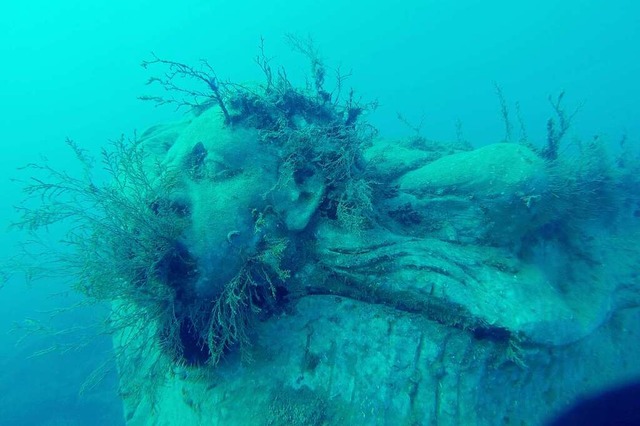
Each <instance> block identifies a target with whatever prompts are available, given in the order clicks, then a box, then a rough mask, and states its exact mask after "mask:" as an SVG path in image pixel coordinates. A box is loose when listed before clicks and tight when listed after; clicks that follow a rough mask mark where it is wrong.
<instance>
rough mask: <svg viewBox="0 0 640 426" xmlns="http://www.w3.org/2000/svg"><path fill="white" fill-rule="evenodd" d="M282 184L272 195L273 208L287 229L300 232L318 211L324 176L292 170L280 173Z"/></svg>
mask: <svg viewBox="0 0 640 426" xmlns="http://www.w3.org/2000/svg"><path fill="white" fill-rule="evenodd" d="M280 181H281V182H284V183H282V184H280V185H278V187H277V188H276V189H275V191H274V192H273V193H272V199H273V206H274V207H275V210H276V211H277V212H278V214H279V215H280V216H281V217H282V218H284V221H285V224H286V225H287V229H289V230H290V231H302V230H303V229H304V228H306V226H307V225H308V224H309V221H310V220H311V217H312V216H313V214H314V213H315V212H316V210H318V207H319V206H320V203H321V201H322V197H323V196H324V192H325V184H324V176H323V175H322V173H320V172H319V171H317V170H312V169H309V170H306V171H305V172H304V173H301V172H299V171H294V170H285V171H281V174H280Z"/></svg>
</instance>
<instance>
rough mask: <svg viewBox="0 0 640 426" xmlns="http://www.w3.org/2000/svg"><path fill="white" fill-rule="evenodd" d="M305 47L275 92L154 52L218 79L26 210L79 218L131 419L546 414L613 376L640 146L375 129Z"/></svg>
mask: <svg viewBox="0 0 640 426" xmlns="http://www.w3.org/2000/svg"><path fill="white" fill-rule="evenodd" d="M296 46H297V47H298V48H299V49H300V50H301V51H303V53H305V54H306V55H307V56H308V57H309V58H310V59H311V64H312V78H313V84H312V85H310V87H307V88H306V89H299V88H295V87H293V85H291V83H290V82H289V81H288V79H287V77H286V74H284V73H282V72H281V73H280V74H279V75H278V76H273V75H272V72H271V68H270V67H269V63H268V61H267V60H266V59H264V56H262V58H263V60H262V61H259V64H260V65H261V67H262V68H263V71H265V75H266V83H265V84H264V85H262V86H256V87H245V86H238V85H231V84H228V83H225V84H222V83H220V82H218V81H217V79H215V74H213V70H212V68H211V67H208V66H206V67H204V68H203V69H202V70H200V69H194V68H191V67H188V66H186V65H182V64H179V63H175V62H170V61H163V60H160V59H158V58H155V59H154V61H152V62H150V63H147V65H155V64H163V65H166V66H168V69H169V72H168V73H167V76H168V77H167V79H166V80H163V79H156V81H159V82H160V83H161V84H162V85H163V86H164V87H165V88H168V89H170V90H172V89H175V86H173V80H172V78H173V77H175V76H176V75H178V76H187V77H193V78H195V79H196V80H198V79H199V80H201V81H203V82H205V83H206V86H208V88H209V90H210V91H209V92H194V91H190V92H188V93H187V94H188V95H189V96H190V98H189V99H191V98H194V99H196V100H197V102H196V103H190V102H186V101H185V104H187V105H188V106H189V107H192V108H193V109H192V112H191V113H190V115H189V116H188V117H187V118H185V119H184V120H183V121H181V122H178V123H175V124H166V125H159V126H156V127H154V128H151V129H149V130H147V131H146V132H144V133H143V134H142V135H140V137H139V138H136V139H134V140H132V141H125V140H120V141H117V142H116V143H115V145H114V148H113V150H111V151H108V150H107V151H105V152H104V153H103V161H104V163H105V165H106V168H107V171H108V172H109V175H110V176H111V177H112V178H113V181H108V182H105V183H104V184H100V183H99V182H97V181H95V180H94V179H93V178H91V177H85V178H84V179H75V178H71V177H69V176H67V175H65V174H63V173H59V172H56V171H55V169H54V168H51V167H49V166H45V167H43V166H40V167H38V169H40V170H44V171H45V172H46V173H48V174H49V179H50V180H49V181H46V182H45V181H43V180H37V181H35V183H34V184H33V185H31V186H30V187H29V188H28V190H29V191H30V192H31V193H35V194H37V195H38V196H40V195H43V194H44V195H45V197H44V200H48V201H51V200H53V201H54V202H53V203H49V204H46V203H45V206H44V207H42V208H39V209H35V210H34V209H28V208H25V210H24V213H25V215H24V221H23V225H25V226H28V227H31V228H33V229H36V228H38V227H40V226H41V225H47V224H49V223H55V222H59V221H64V220H66V219H68V218H69V217H72V218H73V219H74V220H75V221H76V222H75V223H76V224H79V225H80V226H79V227H76V228H74V230H73V231H72V233H71V234H70V237H69V238H68V240H67V241H68V242H69V244H70V245H71V248H75V249H76V250H78V253H79V254H80V256H79V257H76V258H73V259H69V258H66V257H63V258H61V259H60V258H59V259H58V261H61V262H62V264H63V265H64V266H65V267H67V268H71V271H72V272H73V274H74V275H73V277H74V279H75V280H77V281H76V286H77V288H78V289H79V290H80V291H82V292H84V293H85V294H87V295H88V296H89V297H93V298H95V299H98V300H107V301H110V302H112V305H113V314H112V316H111V318H110V322H109V324H110V327H111V328H112V330H111V331H112V333H113V334H114V345H115V352H116V356H117V362H118V365H119V369H120V376H121V388H122V395H123V398H124V402H125V410H126V415H127V421H128V423H129V424H132V425H135V424H147V423H148V422H149V421H150V419H153V422H155V423H157V424H171V425H175V424H267V425H279V424H300V425H302V424H304V425H309V424H317V425H321V424H372V425H373V424H394V425H395V424H498V423H503V422H505V421H506V420H505V419H507V418H508V419H509V421H508V422H514V423H516V422H517V421H518V420H519V419H529V420H530V419H532V418H534V419H538V420H542V419H543V418H544V416H546V415H548V413H549V412H550V411H542V410H543V409H542V408H541V407H543V406H544V407H559V406H561V405H562V403H563V402H564V399H563V398H561V397H558V396H555V397H552V396H549V395H552V394H553V395H573V394H574V393H575V385H576V383H578V382H580V381H583V380H585V378H586V377H587V376H590V375H593V373H592V372H590V371H580V368H579V367H575V366H572V361H571V357H577V356H583V355H584V354H585V353H596V354H598V355H600V356H601V357H602V359H609V358H607V357H608V355H609V354H606V353H604V352H606V351H609V350H611V349H608V348H606V346H605V345H601V346H598V345H599V344H600V343H601V342H602V341H603V340H606V339H612V340H615V339H616V337H615V333H612V331H611V330H613V328H612V327H613V326H612V325H611V321H609V320H610V319H611V318H612V317H615V318H617V321H619V322H620V323H621V324H627V323H631V322H633V321H635V320H637V318H638V312H637V310H632V309H627V310H622V309H623V308H632V307H637V306H638V303H639V302H640V294H639V293H638V291H639V283H638V281H637V276H636V272H635V268H636V265H637V261H638V258H639V257H640V253H639V251H638V249H637V247H636V244H635V243H634V238H637V237H638V236H639V233H638V231H639V227H638V222H637V216H638V214H637V211H638V209H639V208H640V207H639V204H638V202H639V200H638V198H639V197H638V196H637V194H638V192H637V189H638V180H637V174H635V171H636V170H637V168H638V166H637V164H636V165H634V166H631V165H629V164H627V165H626V166H625V167H619V166H618V167H616V166H615V165H614V164H610V163H608V162H607V161H606V158H605V157H604V154H603V152H602V151H601V150H600V145H599V144H598V143H597V141H594V142H593V143H589V144H586V145H584V146H583V147H582V148H581V150H580V151H579V152H578V153H577V154H576V156H575V157H573V158H568V159H563V158H562V156H557V157H555V156H554V158H548V156H545V155H544V153H545V152H546V151H545V149H544V148H543V149H535V148H532V147H531V146H528V145H525V144H514V143H499V144H492V145H488V146H485V147H482V148H478V149H473V148H472V147H470V146H468V145H466V144H462V143H452V144H440V143H435V142H431V141H428V140H426V139H424V138H420V137H414V138H410V139H407V140H394V141H391V140H384V139H381V138H378V137H377V135H376V133H375V131H373V129H372V128H371V126H369V125H368V124H366V123H364V122H361V121H362V120H361V117H360V114H361V113H362V111H363V110H364V109H365V106H362V105H359V104H357V103H356V102H355V101H354V97H353V95H352V94H350V95H349V96H347V97H346V99H344V100H342V101H340V99H342V98H340V97H339V94H338V93H337V92H336V93H334V94H331V93H329V92H327V91H326V90H325V89H324V76H325V70H324V66H323V65H322V63H321V61H319V59H318V57H317V53H316V52H315V50H314V49H313V47H312V45H310V44H305V43H301V42H299V41H298V42H297V44H296ZM338 83H341V81H340V80H339V82H338ZM148 99H152V100H155V101H157V102H160V103H164V102H168V101H167V100H166V99H164V98H160V97H150V98H148ZM170 100H174V99H173V98H170ZM555 142H558V141H555ZM69 144H70V145H71V146H72V148H74V150H75V151H76V154H77V155H78V157H79V158H80V159H81V160H83V162H84V163H85V164H86V166H87V168H88V169H89V168H90V165H91V162H90V161H89V160H88V159H87V158H86V154H85V153H84V151H82V150H81V149H80V148H78V147H77V146H76V145H75V144H74V143H72V142H69ZM88 176H90V175H88ZM86 207H89V208H91V209H94V211H95V213H87V209H86ZM620 253H625V255H624V256H621V255H620ZM614 261H615V262H616V266H617V268H616V269H615V271H614V270H612V269H610V268H607V267H606V265H607V263H609V262H614ZM630 333H635V334H633V335H635V336H637V335H638V334H640V330H636V331H633V332H630ZM615 343H616V344H618V345H623V342H621V341H615ZM601 348H605V349H601ZM596 358H597V357H596ZM623 358H624V356H623ZM597 362H598V361H597V359H596V361H594V363H597ZM592 365H593V364H592ZM630 372H637V368H636V367H633V366H631V365H627V366H624V367H623V366H621V367H620V368H618V369H612V370H610V371H608V372H607V373H606V374H602V375H601V376H600V377H598V378H596V379H595V380H594V382H599V383H602V382H606V381H607V380H611V379H612V378H614V377H619V376H620V375H622V374H629V373H630ZM549 377H557V378H561V379H562V380H558V381H557V382H553V381H549V380H548V378H549ZM505 387H510V388H512V390H511V391H510V392H508V396H509V397H507V398H505V397H504V395H503V392H504V390H505ZM543 396H544V398H546V399H545V401H544V403H542V402H541V398H543Z"/></svg>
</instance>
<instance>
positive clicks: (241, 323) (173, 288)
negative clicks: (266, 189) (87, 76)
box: [17, 37, 375, 394]
mask: <svg viewBox="0 0 640 426" xmlns="http://www.w3.org/2000/svg"><path fill="white" fill-rule="evenodd" d="M290 41H291V43H292V45H293V47H294V48H295V49H297V50H298V51H300V52H301V53H303V54H304V55H306V57H307V58H309V60H310V63H311V75H312V80H313V82H312V83H310V84H308V85H307V87H305V88H297V87H294V85H292V84H291V82H290V81H289V79H288V78H287V75H286V72H285V70H284V69H282V68H280V69H279V71H278V72H277V74H276V75H274V73H273V71H272V68H271V66H270V61H269V59H268V58H267V57H266V56H265V54H264V49H263V46H262V45H261V46H260V54H259V55H258V57H257V59H256V62H257V63H258V65H259V66H260V68H261V69H262V71H263V72H264V74H265V78H266V82H265V83H264V84H262V85H258V86H255V87H248V86H243V85H238V84H234V83H229V82H221V81H219V80H218V78H217V77H216V75H215V72H214V70H213V68H212V67H211V66H209V64H207V63H206V62H203V64H202V67H201V68H194V67H191V66H188V65H185V64H181V63H178V62H173V61H167V60H163V59H160V58H158V57H155V56H154V58H153V60H151V61H148V62H144V63H143V66H144V67H150V66H154V65H156V66H163V67H165V70H166V73H165V74H164V75H163V77H161V78H155V77H154V78H152V79H150V82H151V83H160V84H161V86H162V87H163V88H164V89H165V90H166V91H167V96H168V97H157V96H153V97H143V98H142V99H145V100H151V101H154V102H157V103H158V104H166V103H173V104H176V105H177V106H178V107H187V108H189V109H190V112H191V113H192V114H194V115H195V116H198V115H200V114H202V113H203V112H204V111H207V110H209V109H211V108H219V110H220V113H221V114H222V115H223V117H224V125H225V126H226V127H228V128H229V129H231V131H237V130H243V129H253V130H255V131H257V134H258V135H259V142H260V143H261V144H264V145H267V146H269V147H270V149H271V152H272V153H275V154H276V155H277V157H278V158H279V159H280V161H279V163H280V166H279V172H278V173H279V179H278V184H277V185H276V186H275V187H274V188H273V190H272V191H271V193H270V194H264V196H265V199H267V200H268V201H271V202H272V203H273V205H272V206H269V208H268V209H262V210H259V209H256V210H255V211H254V212H253V217H254V226H255V233H256V235H258V237H256V243H255V246H256V247H255V250H253V251H252V252H251V253H249V254H245V255H244V256H243V257H242V259H241V266H240V267H239V268H238V270H237V272H236V273H235V275H234V276H233V277H232V278H231V279H229V280H228V281H227V282H226V284H225V285H224V286H223V287H222V288H221V289H219V290H218V291H217V292H216V293H215V294H211V295H207V297H199V295H198V292H197V291H195V289H196V284H195V283H197V282H198V280H200V279H201V278H202V277H201V276H199V275H200V274H202V273H203V272H202V268H201V264H200V263H199V259H197V258H195V257H194V255H193V253H192V252H191V250H190V247H189V246H188V245H186V244H185V238H184V235H185V231H186V230H188V229H189V226H190V223H191V213H192V212H191V211H190V207H189V205H188V204H185V203H182V202H181V201H179V200H180V198H179V197H176V196H175V194H176V191H177V190H178V189H177V188H178V187H179V186H180V185H181V181H184V179H185V177H188V178H190V179H207V178H210V177H208V176H204V175H201V174H199V173H200V168H201V166H202V162H203V160H204V159H205V158H206V156H207V152H206V149H204V148H203V147H202V146H201V144H197V145H196V146H194V147H193V150H192V152H191V153H190V156H189V158H191V160H192V161H191V163H190V164H189V165H187V166H186V167H183V168H178V167H169V166H167V164H164V163H161V162H157V161H153V156H150V155H149V153H148V152H147V151H146V150H145V144H144V141H142V140H141V139H138V138H137V137H134V138H133V139H126V138H124V137H123V138H120V139H118V140H117V141H115V142H113V143H112V145H111V147H110V148H106V149H103V151H102V153H101V160H102V166H103V167H102V169H104V171H105V172H106V179H100V178H99V177H98V175H100V173H96V171H99V169H97V168H96V167H95V162H94V160H92V159H91V158H90V157H89V155H88V154H87V152H85V151H84V150H82V149H81V148H80V147H78V146H77V145H76V144H75V143H74V142H73V141H71V140H68V141H67V144H68V145H69V146H70V147H71V148H72V149H73V151H74V152H75V154H76V157H77V158H78V159H79V160H80V162H81V164H82V166H83V169H84V174H83V175H82V176H80V177H76V176H73V175H70V174H68V173H66V172H64V171H61V170H59V169H57V168H55V167H54V166H52V165H49V164H32V165H30V166H28V169H29V170H30V171H32V172H34V176H33V177H31V179H30V181H29V182H28V183H27V185H26V186H25V191H26V193H27V194H28V198H27V200H26V201H25V203H24V204H23V205H22V207H21V208H20V210H21V213H22V219H21V220H20V222H19V223H18V224H17V225H18V226H20V227H22V228H25V229H28V230H29V231H31V232H33V233H34V235H36V236H37V235H39V231H41V230H43V229H48V228H50V227H52V226H60V227H61V229H66V230H68V232H67V233H66V235H65V237H64V238H63V240H62V243H63V248H62V249H59V248H53V249H51V248H50V247H48V246H45V245H41V246H40V247H44V248H43V249H42V250H39V251H38V250H36V252H35V253H33V254H34V255H35V256H38V258H39V259H40V260H41V259H42V256H45V255H46V256H47V257H48V258H50V259H51V263H52V266H53V267H52V268H46V271H42V270H39V271H36V272H38V273H43V272H44V275H50V274H51V273H56V274H60V275H62V276H64V277H66V278H68V279H69V280H70V281H71V282H72V284H73V286H74V288H75V289H76V290H78V291H79V292H81V293H83V294H84V295H86V296H88V297H89V298H90V299H92V300H95V301H108V302H112V305H113V313H112V315H111V317H110V318H109V321H108V326H109V329H110V332H112V333H115V334H116V335H117V336H118V339H119V340H120V344H119V345H117V346H118V348H117V349H118V350H121V351H127V356H126V357H120V358H123V359H124V358H127V359H129V360H131V364H130V365H129V366H126V365H123V366H121V369H122V370H123V371H124V374H126V369H127V368H140V367H139V366H140V365H143V364H142V363H140V364H137V366H134V364H135V363H136V360H138V361H140V360H142V359H145V358H146V360H147V361H149V359H150V358H153V359H155V361H152V362H146V363H144V365H147V367H146V368H147V369H148V371H147V372H146V374H139V375H138V376H139V377H145V376H146V377H155V378H156V379H158V380H159V377H161V376H162V374H163V373H162V371H165V369H166V368H165V367H167V366H168V365H171V364H174V365H175V364H186V365H192V366H195V365H199V366H203V365H216V364H217V363H218V362H219V361H220V359H221V358H222V357H223V355H224V354H225V353H227V352H228V351H229V350H231V349H232V348H234V347H236V346H238V345H239V346H240V347H243V346H244V345H247V344H248V343H249V341H250V322H251V321H253V320H255V319H256V318H257V315H258V314H261V315H265V314H268V312H269V311H270V310H272V309H274V306H275V305H276V304H277V303H278V302H279V301H281V300H279V299H281V298H282V297H283V295H285V294H286V286H285V285H284V283H285V281H286V280H287V278H288V277H289V270H288V269H287V268H288V267H289V268H291V267H295V261H293V260H290V259H289V260H288V259H287V256H289V257H293V254H292V253H293V252H294V251H295V246H296V242H295V239H296V235H297V234H299V233H301V232H303V231H304V228H305V227H306V226H307V224H308V223H307V222H305V223H297V222H296V220H295V218H293V217H287V216H286V213H287V212H286V211H284V210H281V211H279V210H278V205H277V203H278V201H279V198H278V197H279V196H278V188H281V187H284V186H286V185H287V184H288V181H291V180H292V181H294V182H295V184H297V185H302V186H304V184H305V182H306V181H311V180H312V181H314V182H316V183H317V184H316V185H315V186H314V188H315V190H316V192H318V188H320V190H319V191H320V194H308V195H309V196H316V197H318V200H319V202H318V212H317V214H323V215H325V216H327V217H330V218H331V219H337V220H339V221H340V223H342V224H343V225H344V226H346V227H348V228H349V229H355V228H357V227H362V226H366V222H367V214H368V211H369V209H370V208H371V204H370V203H371V202H370V197H371V188H370V187H369V185H368V183H367V181H366V180H365V177H364V169H365V165H364V161H363V160H362V156H361V149H362V147H363V145H365V144H367V143H369V142H370V140H371V138H372V137H373V136H374V134H375V131H374V130H373V129H372V128H371V127H370V126H367V125H366V124H362V123H359V118H360V116H361V114H362V112H363V111H364V110H365V109H366V108H369V107H371V106H372V105H367V106H364V105H360V104H359V103H358V102H357V101H356V99H355V97H354V93H353V91H351V92H349V94H348V96H347V97H346V99H344V97H343V96H341V90H342V85H343V83H344V79H345V77H344V76H341V75H338V77H337V80H336V82H337V83H336V87H335V90H334V91H333V92H332V93H330V92H328V91H327V90H325V78H326V68H325V66H324V64H323V63H322V61H321V60H320V59H319V56H318V53H317V50H316V49H315V47H314V46H313V44H312V43H311V42H310V41H307V40H300V39H297V38H293V37H292V38H290ZM180 79H187V80H189V79H190V80H193V81H195V82H196V83H201V84H204V87H205V89H204V90H203V91H198V90H192V89H187V88H184V87H182V86H180V85H179V84H178V81H179V80H180ZM176 94H178V95H182V96H178V97H174V96H175V95H176ZM150 161H151V164H150ZM318 182H319V183H318ZM275 222H278V226H279V227H281V228H284V229H285V231H281V232H278V233H276V232H273V230H274V229H275V225H274V223H275ZM233 237H234V236H233V235H230V236H229V237H228V238H229V239H233ZM39 241H42V240H41V239H40V240H39ZM296 255H297V256H300V254H296ZM32 270H33V269H32ZM207 273H216V272H215V271H207ZM36 275H37V274H36ZM157 348H162V349H163V350H162V351H157V350H156V349H157ZM132 351H133V352H134V353H133V354H132V353H131V352H132ZM151 382H153V383H155V382H156V380H152V381H151ZM130 386H132V387H135V386H136V385H135V384H131V385H130ZM138 386H151V385H149V384H141V383H139V384H138ZM127 392H128V393H138V394H144V393H147V392H145V391H143V390H141V389H129V390H128V391H127Z"/></svg>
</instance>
